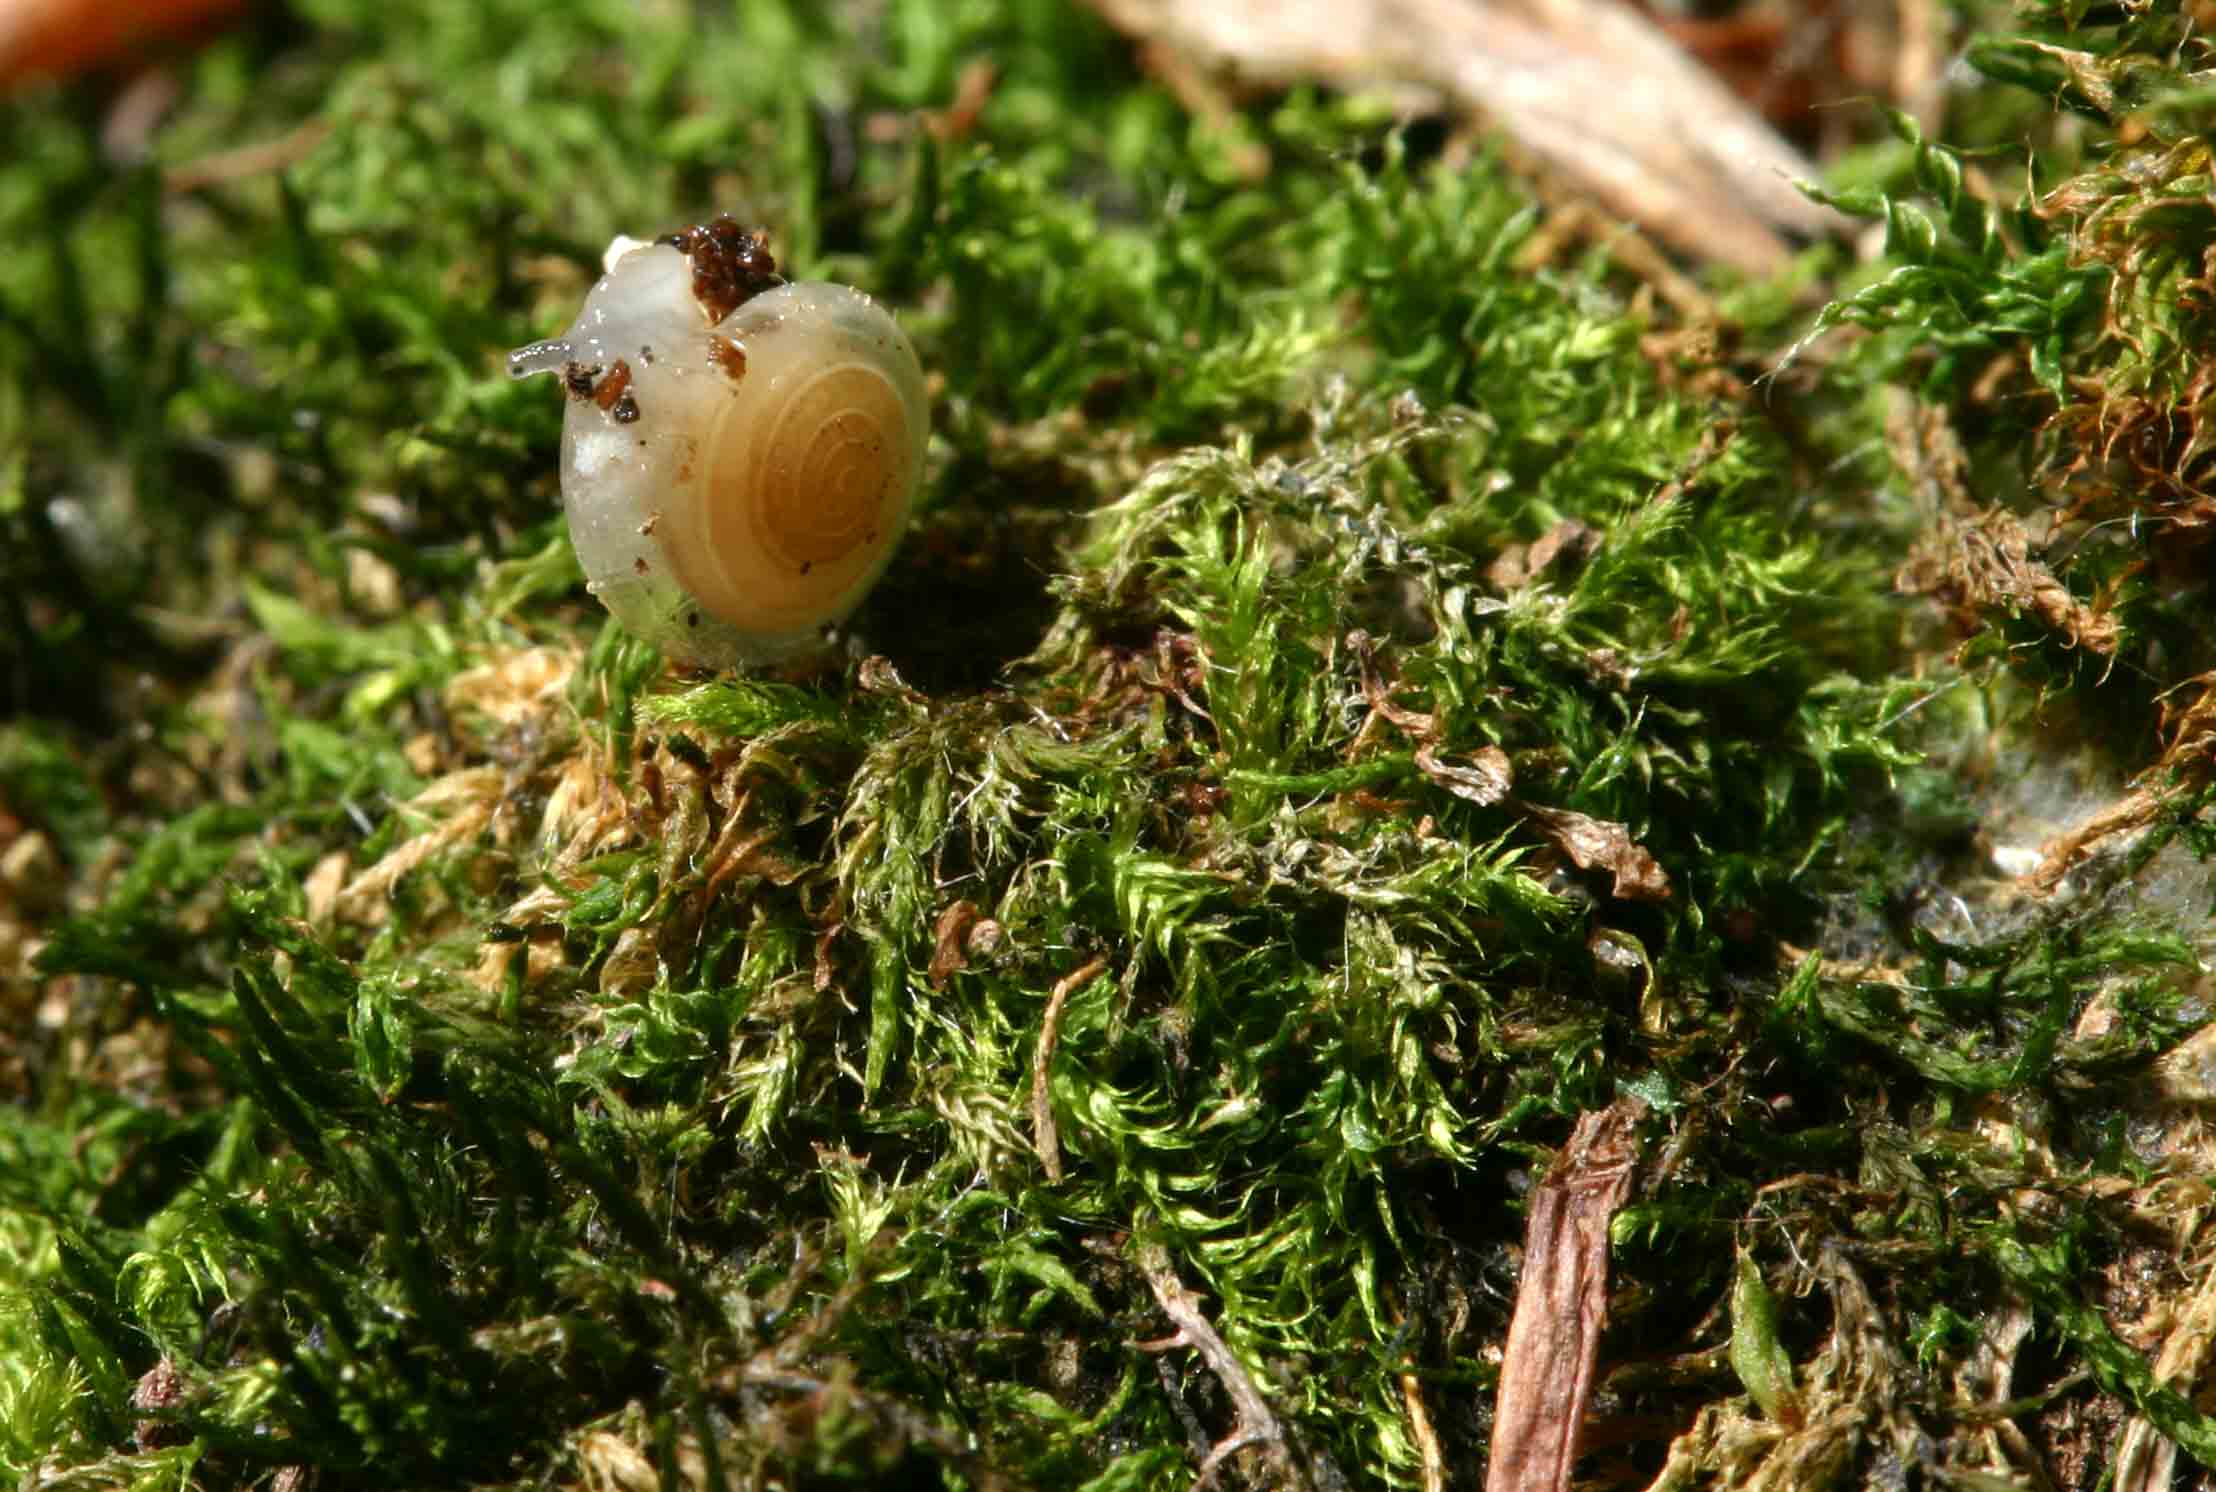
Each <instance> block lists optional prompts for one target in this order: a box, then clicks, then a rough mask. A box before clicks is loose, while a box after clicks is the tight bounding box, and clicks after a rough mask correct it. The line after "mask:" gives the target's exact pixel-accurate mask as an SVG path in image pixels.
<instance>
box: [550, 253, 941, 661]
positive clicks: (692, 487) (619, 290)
mask: <svg viewBox="0 0 2216 1492" xmlns="http://www.w3.org/2000/svg"><path fill="white" fill-rule="evenodd" d="M607 270H608V272H607V274H606V275H605V276H603V277H602V279H601V280H600V282H599V284H597V285H595V286H594V287H593V290H592V293H591V294H590V295H588V296H587V297H586V299H585V308H584V311H583V312H582V313H581V314H580V315H579V317H578V318H577V322H576V324H575V325H574V326H572V327H571V328H570V329H569V331H568V332H567V333H566V334H564V335H563V336H562V337H561V338H558V339H556V340H555V341H553V342H546V343H540V344H538V345H536V346H533V347H527V348H524V349H522V350H521V351H519V352H517V353H516V354H515V355H514V356H513V357H512V358H511V359H510V360H509V365H510V371H511V372H513V373H514V374H515V375H516V376H518V377H521V376H525V375H528V374H532V373H541V372H559V373H560V374H561V375H562V378H563V382H564V385H565V386H566V387H567V388H568V390H569V392H570V395H571V403H570V406H569V411H568V414H567V417H566V418H565V419H564V421H563V427H562V501H563V505H564V507H565V508H566V509H567V510H568V513H569V522H570V534H571V538H572V539H573V541H574V542H575V544H576V548H577V557H578V559H579V561H580V562H581V563H582V564H583V565H584V568H585V574H586V579H587V582H588V585H589V587H590V589H591V590H592V591H593V593H594V594H595V595H597V596H598V597H599V598H600V599H601V600H602V601H603V602H604V603H606V605H607V606H608V609H609V610H611V611H613V612H614V613H615V614H616V615H617V616H618V617H619V618H621V619H622V621H623V623H624V625H625V626H627V627H628V628H630V629H631V630H632V631H633V632H635V633H637V634H639V635H640V636H642V637H645V638H648V639H650V640H651V641H653V642H655V643H658V644H659V645H660V646H661V647H662V648H663V649H664V650H665V651H667V652H670V653H672V654H675V655H676V656H678V657H679V658H682V659H684V660H686V661H689V662H694V663H701V664H708V665H711V666H730V665H751V664H761V663H770V662H776V661H779V660H782V659H787V658H791V657H794V656H796V655H799V654H803V653H806V652H809V651H811V650H813V649H815V648H817V647H819V646H820V645H821V644H822V643H823V641H824V639H825V637H826V635H827V633H828V630H829V629H830V628H831V627H832V626H834V625H835V624H836V623H837V622H839V621H841V620H842V619H844V618H845V617H846V615H847V614H848V613H849V612H851V611H852V610H853V609H854V607H855V606H856V605H857V604H858V603H859V602H860V601H861V599H862V597H863V595H864V594H865V593H866V592H867V591H868V590H869V588H870V586H871V585H872V584H873V583H874V582H875V581H876V579H877V577H878V576H879V575H880V574H881V573H882V572H883V570H884V568H885V565H886V564H887V562H888V561H889V560H890V559H891V557H892V552H893V548H894V546H895V545H896V544H897V542H898V541H899V537H900V533H901V530H902V528H903V527H904V526H905V525H906V523H907V519H908V511H909V506H910V504H911V502H912V501H913V498H914V495H915V491H916V487H917V485H918V481H919V479H920V477H921V474H922V467H923V452H924V443H925V438H926V436H927V434H928V431H929V422H930V413H929V407H928V404H927V402H926V398H925V394H924V385H923V371H922V369H921V367H919V366H918V364H917V362H916V355H915V352H914V350H913V349H912V348H911V347H910V346H909V344H908V339H907V338H906V337H905V336H903V335H902V334H901V331H900V328H899V327H898V326H897V325H896V324H895V323H894V322H893V319H892V317H890V316H889V315H887V314H886V313H885V311H884V310H883V309H882V308H880V307H879V306H878V305H876V304H875V303H874V302H873V301H871V300H870V298H869V297H868V296H866V295H864V294H862V293H861V292H859V291H856V290H851V289H849V288H847V287H846V286H843V285H831V284H824V283H800V284H785V283H783V282H782V281H781V280H779V279H778V277H777V275H776V273H775V267H774V265H773V264H772V263H771V261H770V258H769V255H768V254H767V252H766V251H764V250H763V248H762V245H761V240H760V239H759V238H757V237H755V236H753V235H749V234H746V233H745V232H744V231H743V230H741V229H739V228H738V227H737V225H736V224H734V223H732V222H731V221H730V220H729V219H719V220H717V222H715V223H713V224H708V225H704V226H703V227H700V228H694V229H688V230H686V231H685V232H684V233H680V234H677V235H674V236H673V237H672V238H669V239H664V240H662V241H660V242H657V243H653V244H643V245H642V244H638V243H635V242H634V241H632V240H627V239H618V240H616V242H615V244H613V245H611V246H610V248H609V251H608V264H607Z"/></svg>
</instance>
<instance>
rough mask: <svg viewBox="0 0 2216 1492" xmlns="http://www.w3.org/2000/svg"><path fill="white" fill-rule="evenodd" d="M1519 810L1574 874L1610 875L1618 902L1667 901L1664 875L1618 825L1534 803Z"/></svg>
mask: <svg viewBox="0 0 2216 1492" xmlns="http://www.w3.org/2000/svg"><path fill="white" fill-rule="evenodd" d="M1521 812H1522V813H1523V816H1524V818H1525V820H1526V821H1528V822H1529V823H1530V824H1531V826H1532V827H1533V828H1535V829H1537V830H1538V831H1539V832H1540V833H1541V834H1543V835H1545V836H1546V838H1547V840H1548V842H1549V843H1551V844H1552V845H1553V846H1554V847H1555V848H1556V849H1558V850H1560V851H1561V852H1562V853H1563V854H1565V855H1567V856H1569V857H1570V861H1571V863H1572V864H1574V865H1576V866H1577V868H1578V869H1579V870H1605V871H1607V872H1609V873H1610V874H1611V875H1613V876H1614V877H1615V878H1616V880H1615V884H1614V885H1613V886H1612V887H1610V888H1609V889H1610V891H1611V892H1612V894H1613V895H1615V896H1616V898H1617V899H1618V900H1621V901H1668V900H1669V899H1670V877H1669V874H1668V873H1667V872H1666V871H1664V870H1663V869H1662V866H1661V863H1660V862H1659V861H1657V860H1656V859H1655V858H1654V856H1652V855H1651V854H1649V853H1647V850H1646V847H1645V846H1644V845H1642V844H1640V843H1639V842H1638V841H1637V840H1635V839H1633V838H1632V837H1631V831H1630V830H1629V829H1627V828H1625V827H1624V826H1623V825H1622V824H1619V823H1617V822H1615V821H1614V820H1613V819H1596V818H1593V817H1592V816H1591V815H1589V814H1583V813H1579V812H1577V811H1576V810H1574V809H1569V808H1548V807H1546V806H1545V805H1544V804H1539V803H1525V804H1523V805H1521Z"/></svg>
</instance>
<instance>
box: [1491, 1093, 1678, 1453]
mask: <svg viewBox="0 0 2216 1492" xmlns="http://www.w3.org/2000/svg"><path fill="white" fill-rule="evenodd" d="M1645 1112H1646V1105H1644V1104H1642V1103H1640V1102H1639V1101H1638V1100H1637V1099H1628V1098H1627V1099H1618V1100H1617V1101H1616V1102H1615V1103H1612V1104H1610V1105H1609V1106H1608V1107H1607V1108H1605V1109H1599V1110H1596V1111H1594V1112H1592V1113H1589V1114H1586V1115H1584V1116H1583V1117H1582V1118H1580V1119H1579V1120H1578V1121H1577V1128H1576V1129H1574V1130H1572V1131H1571V1133H1570V1142H1569V1144H1568V1145H1567V1146H1565V1147H1563V1150H1562V1154H1561V1155H1560V1157H1559V1158H1557V1159H1556V1161H1555V1163H1554V1169H1553V1170H1551V1171H1550V1172H1548V1173H1547V1179H1546V1180H1544V1181H1542V1182H1540V1183H1539V1189H1538V1190H1537V1191H1536V1192H1535V1193H1533V1195H1532V1199H1531V1217H1530V1220H1529V1221H1528V1222H1527V1223H1526V1225H1525V1227H1524V1265H1523V1278H1522V1279H1521V1280H1520V1281H1519V1282H1518V1284H1517V1286H1516V1313H1515V1315H1514V1316H1513V1317H1512V1318H1511V1319H1510V1321H1509V1323H1508V1351H1507V1356H1506V1358H1505V1360H1504V1361H1503V1362H1502V1364H1501V1370H1500V1395H1499V1398H1498V1399H1497V1401H1496V1402H1495V1406H1494V1410H1493V1454H1492V1460H1491V1463H1490V1464H1489V1465H1488V1466H1487V1468H1486V1472H1485V1492H1565V1489H1567V1488H1568V1487H1569V1485H1570V1468H1571V1467H1572V1466H1574V1465H1575V1464H1576V1462H1577V1440H1578V1432H1579V1431H1580V1429H1581V1428H1582V1427H1583V1426H1584V1423H1585V1410H1586V1406H1587V1405H1588V1404H1590V1403H1591V1402H1592V1397H1593V1376H1594V1375H1593V1368H1594V1363H1595V1360H1596V1359H1597V1358H1598V1357H1599V1355H1600V1333H1601V1328H1602V1327H1603V1326H1604V1325H1606V1324H1607V1318H1608V1220H1609V1218H1610V1216H1611V1215H1613V1214H1614V1212H1615V1211H1616V1209H1617V1208H1619V1207H1621V1206H1622V1205H1623V1204H1624V1201H1625V1199H1626V1198H1628V1197H1629V1196H1630V1195H1631V1182H1632V1170H1633V1166H1634V1164H1635V1163H1636V1161H1637V1159H1638V1136H1637V1134H1636V1133H1635V1131H1634V1125H1636V1123H1637V1122H1638V1120H1639V1118H1640V1116H1641V1115H1643V1114H1644V1113H1645Z"/></svg>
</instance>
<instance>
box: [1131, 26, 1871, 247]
mask: <svg viewBox="0 0 2216 1492" xmlns="http://www.w3.org/2000/svg"><path fill="white" fill-rule="evenodd" d="M1092 4H1093V7H1094V8H1095V9H1096V10H1098V11H1099V12H1100V13H1101V14H1102V15H1104V16H1106V17H1107V18H1108V20H1109V21H1110V23H1112V24H1113V25H1115V26H1117V27H1118V28H1120V29H1121V30H1123V31H1125V32H1126V33H1128V34H1130V35H1131V36H1133V37H1135V38H1138V39H1139V40H1140V41H1141V42H1143V43H1147V44H1151V45H1152V46H1153V47H1155V48H1157V49H1159V48H1163V47H1168V48H1174V49H1176V50H1177V51H1179V52H1182V53H1184V54H1186V55H1187V56H1188V57H1190V58H1192V59H1193V60H1194V62H1195V63H1196V64H1197V65H1199V66H1201V67H1205V68H1209V69H1213V70H1215V71H1217V72H1219V73H1223V74H1228V75H1230V76H1232V77H1235V78H1236V79H1238V80H1240V81H1243V82H1247V83H1251V84H1258V85H1261V86H1266V87H1285V86H1290V85H1293V84H1298V83H1314V82H1321V83H1324V84H1327V85H1333V86H1339V87H1345V88H1360V89H1372V90H1383V91H1387V92H1389V93H1391V94H1392V95H1393V96H1394V97H1395V98H1396V99H1397V100H1398V101H1399V102H1400V103H1401V104H1403V105H1404V106H1414V107H1419V108H1433V107H1438V106H1439V105H1441V104H1445V105H1449V106H1451V107H1453V108H1454V109H1457V110H1460V111H1463V112H1468V113H1477V114H1482V115H1483V116H1485V117H1486V118H1488V119H1490V120H1492V121H1493V122H1495V123H1497V124H1498V125H1499V126H1500V127H1501V128H1502V129H1504V130H1506V131H1507V132H1508V134H1509V135H1510V136H1511V137H1513V138H1514V139H1515V141H1516V142H1517V143H1518V144H1519V145H1521V146H1523V147H1524V148H1525V149H1526V150H1528V151H1530V152H1531V153H1532V154H1534V155H1536V156H1538V157H1539V158H1541V159H1542V160H1543V161H1544V162H1545V163H1546V164H1547V165H1549V166H1551V167H1553V168H1554V169H1555V170H1558V171H1560V172H1562V173H1563V175H1564V176H1566V177H1567V178H1569V179H1570V180H1571V181H1573V182H1575V183H1576V184H1577V185H1579V186H1580V187H1582V188H1583V189H1584V190H1585V191H1588V192H1590V193H1592V194H1593V195H1594V196H1596V197H1598V198H1600V200H1601V201H1603V202H1604V203H1606V204H1607V205H1608V206H1609V208H1611V209H1612V210H1613V211H1615V212H1617V213H1619V214H1621V215H1623V216H1624V217H1627V218H1629V219H1631V220H1632V221H1634V222H1636V223H1638V224H1640V225H1642V226H1643V227H1645V228H1647V229H1649V230H1650V231H1652V232H1653V233H1655V234H1656V235H1658V236H1659V237H1661V238H1664V239H1666V240H1668V241H1669V242H1671V243H1673V244H1675V245H1676V246H1677V247H1679V248H1680V249H1683V250H1685V251H1687V252H1690V253H1693V254H1698V255H1700V256H1702V257H1705V258H1709V259H1714V260H1719V261H1721V262H1723V263H1726V264H1730V265H1733V266H1735V267H1737V268H1739V269H1742V270H1745V271H1747V272H1749V273H1753V274H1768V273H1771V272H1773V271H1775V270H1778V269H1781V268H1782V267H1783V266H1784V264H1785V262H1786V260H1787V258H1788V257H1789V256H1790V254H1791V247H1790V244H1789V241H1788V235H1814V234H1822V233H1833V232H1839V231H1841V229H1842V223H1843V220H1842V219H1841V218H1840V217H1839V216H1838V215H1837V214H1836V213H1834V212H1832V211H1831V209H1829V208H1826V207H1823V206H1821V205H1819V204H1817V203H1815V202H1812V201H1810V200H1809V199H1808V198H1807V197H1805V196H1803V195H1802V194H1801V192H1800V191H1799V189H1798V187H1797V186H1796V185H1795V183H1797V182H1800V181H1809V180H1813V179H1814V178H1815V176H1816V170H1815V167H1814V166H1813V165H1812V164H1811V163H1810V162H1809V161H1808V160H1807V159H1806V158H1805V157H1803V156H1802V155H1801V154H1800V152H1799V151H1797V150H1795V149H1794V148H1793V147H1792V146H1791V145H1790V144H1788V143H1787V142H1786V141H1785V140H1784V138H1783V137H1781V136H1780V135H1778V134H1777V133H1776V132H1775V131H1774V130H1772V129H1771V128H1770V126H1769V125H1768V124H1767V123H1766V122H1764V121H1763V119H1762V118H1761V116H1760V115H1758V114H1757V113H1755V111H1754V110H1753V109H1751V108H1749V107H1748V106H1747V105H1746V104H1744V103H1742V102H1741V101H1740V100H1739V99H1738V98H1737V97H1736V96H1735V95H1734V94H1733V93H1732V92H1731V90H1730V89H1729V88H1728V87H1726V86H1725V85H1724V84H1723V83H1721V82H1719V81H1718V80H1717V79H1716V78H1715V77H1713V76H1712V75H1711V74H1710V73H1708V72H1707V71H1706V70H1705V69H1704V68H1702V67H1701V66H1700V64H1699V63H1697V62H1696V61H1694V60H1693V59H1692V58H1691V57H1689V56H1687V55H1686V54H1685V52H1684V51H1683V50H1682V49H1680V48H1679V47H1678V46H1677V45H1676V44H1675V43H1674V42H1672V41H1671V40H1670V39H1669V37H1668V36H1667V35H1666V34H1664V33H1663V32H1662V31H1661V30H1659V29H1658V28H1656V27H1655V25H1654V24H1653V23H1652V22H1650V21H1648V20H1647V19H1646V18H1645V17H1643V16H1641V15H1639V14H1637V13H1636V12H1634V11H1632V10H1630V9H1629V8H1627V7H1626V6H1624V5H1622V4H1621V3H1619V0H1092Z"/></svg>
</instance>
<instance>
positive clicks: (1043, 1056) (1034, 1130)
mask: <svg viewBox="0 0 2216 1492" xmlns="http://www.w3.org/2000/svg"><path fill="white" fill-rule="evenodd" d="M1107 967H1108V960H1107V959H1105V958H1100V957H1097V956H1096V957H1093V958H1089V959H1087V960H1086V961H1085V962H1084V963H1082V964H1080V965H1079V966H1078V967H1077V968H1076V969H1075V970H1074V971H1072V972H1071V973H1068V974H1065V975H1063V976H1062V979H1061V982H1060V983H1058V984H1056V985H1055V986H1054V990H1053V993H1051V994H1049V995H1048V996H1047V997H1046V1015H1045V1017H1044V1018H1043V1019H1042V1020H1040V1022H1039V1045H1038V1049H1037V1050H1035V1051H1034V1052H1032V1054H1031V1142H1032V1144H1033V1145H1034V1146H1035V1147H1036V1148H1037V1150H1038V1152H1039V1164H1040V1165H1042V1166H1044V1167H1045V1168H1046V1174H1047V1176H1048V1177H1049V1178H1050V1179H1052V1180H1055V1181H1060V1180H1061V1179H1062V1136H1061V1133H1060V1132H1059V1131H1058V1130H1056V1129H1055V1127H1054V1098H1053V1095H1052V1094H1050V1093H1049V1092H1048V1091H1047V1082H1046V1077H1047V1069H1048V1068H1049V1067H1051V1066H1053V1065H1054V1047H1055V1044H1056V1043H1057V1042H1058V1041H1060V1040H1061V1036H1062V1007H1063V1006H1065V1005H1067V1004H1068V1003H1069V998H1070V996H1071V995H1074V994H1076V993H1077V992H1078V991H1079V990H1081V989H1083V988H1084V987H1085V986H1086V985H1088V984H1090V983H1092V982H1093V981H1094V980H1095V979H1097V978H1099V977H1100V975H1101V973H1102V971H1103V970H1105V969H1106V968H1107Z"/></svg>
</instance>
